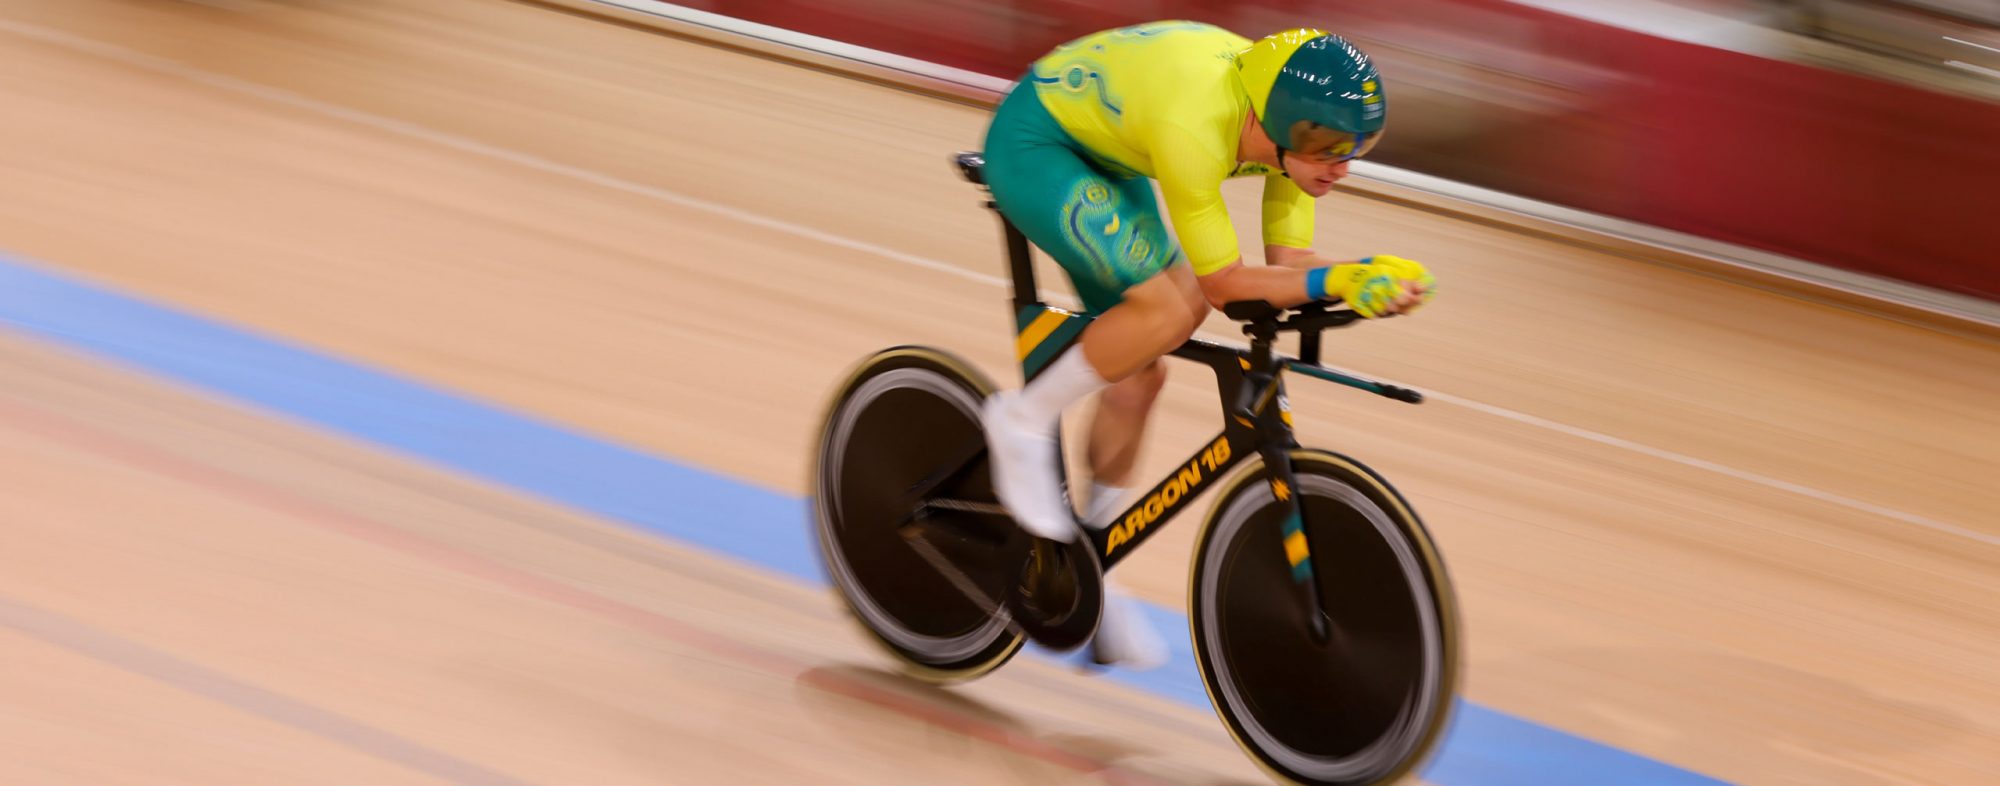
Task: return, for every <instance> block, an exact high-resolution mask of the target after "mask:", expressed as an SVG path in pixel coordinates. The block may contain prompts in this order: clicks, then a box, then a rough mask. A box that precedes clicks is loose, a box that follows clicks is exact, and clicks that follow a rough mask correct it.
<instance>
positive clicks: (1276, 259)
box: [1264, 243, 1334, 269]
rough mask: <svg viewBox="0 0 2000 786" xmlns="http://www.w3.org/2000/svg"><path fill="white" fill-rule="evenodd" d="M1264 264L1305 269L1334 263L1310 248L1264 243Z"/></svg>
mask: <svg viewBox="0 0 2000 786" xmlns="http://www.w3.org/2000/svg"><path fill="white" fill-rule="evenodd" d="M1264 264H1267V265H1271V266H1274V267H1296V268H1301V269H1303V268H1309V267H1320V266H1323V265H1331V264H1334V263H1333V262H1332V261H1329V260H1325V259H1321V258H1320V256H1319V255H1318V254H1315V253H1313V250H1312V249H1310V248H1294V247H1292V246H1278V245H1271V244H1268V243H1266V244H1265V245H1264Z"/></svg>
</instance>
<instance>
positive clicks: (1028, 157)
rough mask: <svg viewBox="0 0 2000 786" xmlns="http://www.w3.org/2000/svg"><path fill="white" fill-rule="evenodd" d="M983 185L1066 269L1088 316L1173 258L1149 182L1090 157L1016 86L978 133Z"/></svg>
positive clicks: (1175, 249)
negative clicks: (981, 137)
mask: <svg viewBox="0 0 2000 786" xmlns="http://www.w3.org/2000/svg"><path fill="white" fill-rule="evenodd" d="M985 152H986V184H987V186H988V187H989V188H991V189H992V190H993V202H994V203H995V204H997V205H999V206H1000V212H1001V214H1002V215H1005V216H1006V217H1007V220H1008V221H1011V222H1013V224H1014V226H1016V227H1019V228H1020V229H1021V232H1022V234H1025V235H1027V236H1028V240H1029V241H1030V242H1032V243H1034V244H1035V245H1036V246H1037V247H1039V248H1041V249H1042V251H1044V252H1046V253H1047V254H1048V255H1049V256H1051V257H1054V258H1055V260H1056V264H1059V265H1061V266H1062V269H1063V272H1065V273H1068V274H1069V280H1070V284H1071V285H1072V286H1074V287H1075V288H1076V294H1077V297H1079V298H1081V299H1082V300H1083V306H1084V308H1085V309H1087V310H1089V312H1090V313H1092V314H1098V313H1102V312H1103V311H1104V310H1105V309H1108V308H1111V307H1112V306H1115V305H1118V303H1119V301H1120V300H1123V299H1124V294H1125V290H1126V289H1129V288H1131V287H1132V285H1134V284H1137V283H1139V282H1141V281H1145V280H1146V279H1149V278H1152V277H1153V276H1156V275H1158V274H1159V273H1160V271H1162V270H1166V269H1167V268H1168V267H1171V266H1172V265H1173V264H1174V263H1175V262H1178V261H1180V258H1181V250H1180V246H1179V245H1177V244H1175V243H1174V241H1173V238H1171V237H1168V236H1167V227H1166V223H1165V222H1163V221H1162V220H1161V218H1160V205H1159V201H1158V200H1156V199H1154V198H1153V186H1152V183H1151V181H1149V180H1148V179H1147V178H1144V177H1121V176H1119V175H1116V174H1113V173H1112V172H1111V171H1110V170H1108V169H1106V168H1105V167H1104V166H1103V165H1101V164H1098V163H1097V162H1096V161H1095V160H1093V159H1092V158H1091V156H1090V155H1089V154H1088V153H1086V152H1085V151H1084V149H1083V146H1082V145H1080V144H1078V143H1077V141H1076V140H1075V139H1072V138H1070V135H1069V133H1068V132H1066V131H1064V130H1063V129H1062V127H1061V126H1059V125H1057V124H1056V121H1055V118H1053V117H1050V116H1049V112H1048V110H1047V109H1044V108H1042V101H1041V99H1040V98H1038V97H1036V96H1035V86H1034V85H1033V84H1031V83H1029V82H1027V81H1026V80H1023V81H1022V82H1021V83H1020V84H1018V85H1016V86H1015V88H1014V91H1013V92H1012V93H1010V94H1009V95H1008V96H1007V99H1006V100H1004V101H1002V102H1000V108H999V110H998V111H996V112H994V114H993V125H992V126H990V127H988V128H987V130H986V150H985Z"/></svg>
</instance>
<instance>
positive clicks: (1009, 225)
mask: <svg viewBox="0 0 2000 786" xmlns="http://www.w3.org/2000/svg"><path fill="white" fill-rule="evenodd" d="M986 206H987V207H990V208H993V213H994V215H999V214H1000V208H998V207H995V206H994V204H993V203H992V202H987V203H986ZM1000 227H1001V231H1003V232H1005V233H1006V235H1007V269H1008V272H1009V273H1010V274H1012V275H1013V277H1014V313H1017V314H1018V313H1020V312H1021V310H1022V309H1025V308H1029V307H1031V306H1032V307H1037V308H1039V307H1041V305H1042V296H1041V292H1040V291H1039V290H1037V289H1036V287H1035V265H1034V257H1033V256H1032V255H1031V254H1030V252H1029V251H1028V236H1027V235H1024V234H1021V228H1020V227H1017V226H1014V222H1012V221H1008V220H1007V217H1006V216H1004V215H1002V216H1000Z"/></svg>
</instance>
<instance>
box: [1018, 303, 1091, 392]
mask: <svg viewBox="0 0 2000 786" xmlns="http://www.w3.org/2000/svg"><path fill="white" fill-rule="evenodd" d="M1089 326H1090V320H1089V319H1086V318H1084V317H1080V316H1077V315H1075V314H1071V315H1068V316H1067V317H1065V318H1064V319H1063V323H1062V324H1061V325H1057V326H1056V329H1055V331H1054V332H1052V333H1050V334H1049V337H1048V338H1045V339H1042V343H1040V344H1037V345H1035V351H1033V352H1030V353H1028V358H1027V359H1026V360H1023V361H1021V373H1022V374H1024V375H1026V376H1029V377H1032V376H1034V375H1036V374H1040V373H1042V367H1043V366H1046V365H1048V364H1049V362H1050V361H1052V360H1055V359H1056V356H1057V355H1060V354H1062V351H1063V350H1064V349H1066V348H1068V347H1069V345H1070V342H1072V341H1075V340H1076V337H1077V336H1078V335H1081V334H1082V333H1083V329H1084V328H1086V327H1089Z"/></svg>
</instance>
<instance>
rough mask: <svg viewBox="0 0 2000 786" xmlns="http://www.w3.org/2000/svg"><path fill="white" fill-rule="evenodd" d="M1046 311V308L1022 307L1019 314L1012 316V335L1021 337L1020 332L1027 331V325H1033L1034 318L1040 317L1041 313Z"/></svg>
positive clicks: (1047, 308)
mask: <svg viewBox="0 0 2000 786" xmlns="http://www.w3.org/2000/svg"><path fill="white" fill-rule="evenodd" d="M1047 310H1049V307H1048V306H1022V307H1021V313H1019V314H1015V315H1014V335H1017V336H1018V335H1021V331H1024V330H1027V329H1028V325H1030V324H1033V323H1034V321H1035V317H1039V316H1041V315H1042V312H1044V311H1047Z"/></svg>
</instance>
